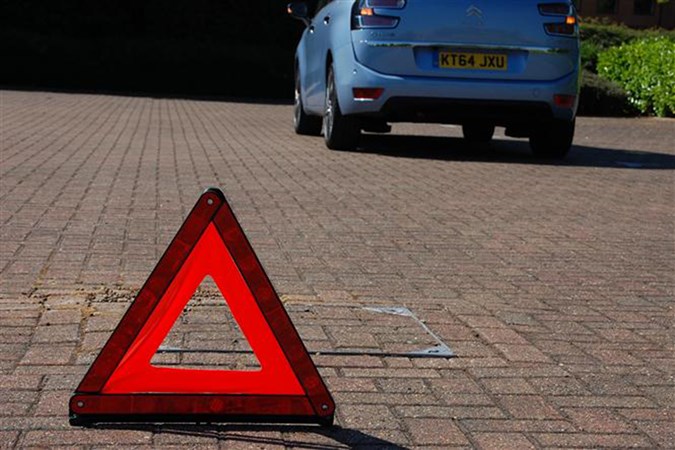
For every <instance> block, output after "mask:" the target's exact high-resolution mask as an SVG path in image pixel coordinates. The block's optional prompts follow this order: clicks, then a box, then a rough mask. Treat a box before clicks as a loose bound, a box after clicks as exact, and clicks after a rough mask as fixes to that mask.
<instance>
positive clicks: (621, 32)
mask: <svg viewBox="0 0 675 450" xmlns="http://www.w3.org/2000/svg"><path fill="white" fill-rule="evenodd" d="M580 34H581V64H582V66H583V67H584V68H585V69H587V70H590V71H592V72H596V66H597V64H598V55H599V54H600V52H602V51H603V50H606V49H608V48H610V47H617V46H619V45H622V44H626V43H628V42H632V41H634V40H637V39H644V38H651V37H653V38H655V37H659V36H666V37H669V38H672V39H675V31H667V30H663V29H659V28H653V29H648V30H636V29H634V28H628V27H627V26H625V25H618V24H615V23H611V22H606V21H604V20H602V19H583V20H582V22H581V27H580Z"/></svg>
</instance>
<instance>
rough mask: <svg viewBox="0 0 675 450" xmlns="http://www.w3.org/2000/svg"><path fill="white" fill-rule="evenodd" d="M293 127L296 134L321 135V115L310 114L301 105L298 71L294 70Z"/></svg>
mask: <svg viewBox="0 0 675 450" xmlns="http://www.w3.org/2000/svg"><path fill="white" fill-rule="evenodd" d="M293 128H294V129H295V132H296V133H297V134H302V135H305V136H321V117H319V116H310V115H309V114H307V113H306V112H305V109H304V108H303V107H302V90H301V89H300V72H299V71H298V70H296V71H295V100H294V102H293Z"/></svg>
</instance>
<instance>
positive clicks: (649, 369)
mask: <svg viewBox="0 0 675 450" xmlns="http://www.w3.org/2000/svg"><path fill="white" fill-rule="evenodd" d="M291 116H292V113H291V107H290V106H289V105H285V104H264V103H256V102H241V101H224V100H222V101H216V100H209V101H205V100H198V99H188V100H183V99H159V98H145V97H130V96H128V97H124V96H106V95H90V94H67V93H46V92H18V91H2V92H0V134H1V147H0V162H1V163H0V222H1V225H0V234H1V239H0V404H1V405H2V408H0V446H2V448H14V447H17V448H33V447H34V448H40V447H42V448H44V447H59V446H62V447H64V448H82V449H85V448H86V449H99V448H112V447H115V448H120V447H122V448H144V447H147V448H150V447H170V448H228V449H229V448H271V449H274V448H304V449H324V448H325V449H337V448H352V447H363V448H378V447H381V448H455V447H456V448H481V449H502V448H504V449H508V448H514V449H526V448H595V447H638V448H669V447H671V448H672V447H675V433H674V431H673V430H675V426H674V415H675V414H674V412H675V410H674V409H673V405H675V380H674V378H673V376H674V370H673V369H674V366H675V365H674V362H675V352H674V350H675V335H674V333H673V322H674V321H673V319H674V312H673V303H674V302H673V300H674V291H675V280H674V276H675V257H674V256H675V208H674V206H675V178H674V171H675V146H673V142H675V121H673V120H672V119H600V118H579V120H578V123H577V135H576V139H575V147H574V148H573V150H572V151H571V153H570V155H569V158H568V159H567V160H566V161H564V162H562V163H552V162H547V161H542V160H538V159H535V158H533V157H531V156H530V155H529V153H528V148H527V144H526V142H524V141H520V140H513V139H510V138H506V137H504V135H503V134H500V133H498V134H497V136H496V138H495V141H494V142H493V143H492V144H491V145H488V146H478V147H474V146H469V145H467V144H466V143H464V142H463V141H462V140H461V130H460V129H459V128H457V127H453V126H439V125H396V126H395V127H394V134H392V135H386V136H378V135H368V136H366V137H365V138H364V139H363V143H362V146H361V148H360V149H359V150H358V151H354V152H334V151H330V150H328V149H326V148H325V147H324V145H323V142H322V140H321V138H314V137H300V136H296V135H294V134H293V132H292V127H291ZM208 186H219V187H221V188H222V189H223V190H224V192H225V193H226V195H227V197H228V199H229V200H230V202H231V204H232V206H233V209H234V210H235V213H236V214H237V215H238V217H239V219H240V221H241V223H242V226H243V228H244V229H245V231H246V233H247V235H248V236H249V238H250V240H251V243H252V245H253V247H254V248H255V250H256V252H257V253H258V256H259V258H260V260H261V261H262V263H263V265H264V266H265V268H266V270H267V272H268V274H269V276H270V278H271V280H272V282H273V283H274V285H275V286H276V288H277V291H278V292H279V294H280V296H281V297H282V299H283V300H284V301H285V302H286V304H287V305H288V309H289V311H290V312H291V315H292V318H293V320H294V322H295V323H296V325H297V327H298V329H299V331H300V333H301V334H302V336H303V339H304V340H305V342H306V343H307V346H308V347H309V348H311V349H340V348H342V349H354V348H361V349H370V350H373V351H395V350H400V349H403V348H412V347H415V346H417V345H418V344H426V343H428V342H426V341H425V339H428V336H427V335H426V334H425V333H424V332H423V331H420V329H419V327H416V326H414V325H410V324H404V323H399V322H395V321H393V319H392V318H391V317H389V316H382V317H378V318H377V319H373V320H374V321H370V319H368V320H365V319H364V317H365V315H364V314H365V313H364V312H363V310H362V309H361V308H362V307H365V306H374V305H375V306H405V307H407V308H409V309H410V310H411V311H413V312H414V314H415V315H416V316H417V317H419V318H420V319H421V320H423V322H424V323H425V324H426V326H427V327H429V329H431V330H432V331H433V332H434V333H435V334H437V335H438V336H439V337H440V338H441V339H442V340H443V341H444V342H446V343H447V344H448V345H449V346H450V347H451V348H452V349H453V350H454V352H455V353H456V354H457V357H456V358H453V359H410V358H400V357H387V356H381V355H380V356H336V355H315V356H314V360H315V362H316V364H317V365H318V366H319V368H320V371H321V373H322V374H323V376H324V377H325V380H326V382H327V383H328V384H329V386H330V389H331V391H332V393H333V395H334V397H335V399H336V402H337V404H338V411H337V423H338V426H336V427H333V428H320V427H314V426H292V425H260V424H258V425H252V424H213V425H189V424H173V425H169V424H165V425H162V424H155V425H143V424H139V425H124V424H119V425H112V424H110V425H104V426H100V427H97V428H93V429H80V428H73V427H70V426H69V425H68V417H67V401H68V398H69V396H70V394H71V392H72V391H73V389H74V388H75V387H76V385H77V384H78V382H79V380H80V379H81V377H82V375H83V374H84V372H85V371H86V369H87V367H88V365H89V364H90V363H91V361H92V358H93V357H95V355H96V354H97V352H98V351H99V350H100V348H101V346H102V345H103V344H104V343H105V341H106V340H107V338H108V337H109V335H110V333H111V331H112V330H113V329H114V327H115V325H116V324H117V322H118V321H119V319H120V318H121V315H122V314H123V312H124V311H125V310H126V308H127V307H128V305H129V303H130V302H131V301H132V299H133V297H134V294H135V292H136V291H137V290H138V289H139V288H140V286H141V284H142V283H143V281H144V280H145V278H146V277H147V276H148V275H149V273H150V271H151V270H152V268H153V267H154V264H155V263H156V262H157V260H158V259H159V257H160V256H161V254H162V252H163V250H164V249H165V248H166V246H167V245H168V243H169V241H170V239H171V238H172V237H173V234H174V233H175V232H176V230H177V229H178V227H179V226H180V224H181V222H182V220H183V219H184V218H185V216H186V214H187V212H188V211H189V209H190V208H191V207H192V205H193V204H194V202H195V201H196V199H197V198H198V196H199V194H200V193H201V192H202V190H203V189H204V188H206V187H208ZM197 297H199V298H197ZM196 301H197V304H196V305H195V307H194V308H192V309H191V310H190V311H188V312H186V313H185V316H184V317H185V320H184V321H183V322H181V326H182V327H183V328H181V329H180V330H179V332H178V333H177V334H176V335H175V336H174V337H173V338H172V339H175V340H176V341H175V342H176V343H178V344H180V345H183V346H187V347H189V346H192V347H194V348H203V349H208V348H221V347H223V346H236V345H240V344H241V342H240V340H238V338H237V337H236V336H234V335H232V336H229V337H227V336H226V338H222V336H221V331H222V330H223V326H225V325H227V324H228V323H229V324H230V325H231V324H232V322H231V321H230V322H227V321H226V320H225V319H223V317H224V316H223V315H221V314H219V313H214V312H213V311H214V309H213V308H216V306H217V305H221V306H222V305H223V303H222V302H220V301H219V300H218V293H217V291H216V290H215V289H213V287H212V286H211V287H210V286H208V285H205V286H204V287H203V289H201V290H200V291H199V294H198V296H196ZM199 302H201V303H199ZM227 329H229V330H230V331H232V330H234V328H232V327H231V326H230V328H227ZM234 331H236V330H234ZM225 335H227V332H225ZM233 336H234V337H233ZM215 355H217V354H215ZM202 356H203V357H204V359H202V358H201V357H196V356H195V354H186V355H183V356H180V357H176V356H175V355H170V354H169V355H161V356H160V355H158V358H160V359H161V361H163V363H167V364H196V365H199V364H205V365H209V364H211V365H219V364H234V363H233V362H232V361H227V360H226V359H224V358H219V357H218V356H214V354H205V355H202ZM177 358H178V359H177ZM180 358H183V359H180ZM209 358H210V359H209Z"/></svg>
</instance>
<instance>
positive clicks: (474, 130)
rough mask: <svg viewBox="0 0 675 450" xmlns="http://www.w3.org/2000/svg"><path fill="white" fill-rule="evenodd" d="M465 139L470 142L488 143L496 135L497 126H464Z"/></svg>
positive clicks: (479, 124)
mask: <svg viewBox="0 0 675 450" xmlns="http://www.w3.org/2000/svg"><path fill="white" fill-rule="evenodd" d="M462 133H463V134H464V139H466V140H467V141H469V142H475V143H487V142H490V141H491V140H492V136H493V135H494V134H495V126H494V125H489V124H484V123H467V124H464V125H462Z"/></svg>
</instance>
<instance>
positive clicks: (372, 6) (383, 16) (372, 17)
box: [352, 0, 406, 30]
mask: <svg viewBox="0 0 675 450" xmlns="http://www.w3.org/2000/svg"><path fill="white" fill-rule="evenodd" d="M405 4H406V0H358V1H357V2H355V3H354V8H353V9H352V30H360V29H363V28H396V26H397V25H398V23H399V21H400V20H401V19H400V18H399V17H395V16H392V15H391V13H392V12H395V11H396V10H397V9H403V8H405Z"/></svg>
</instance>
